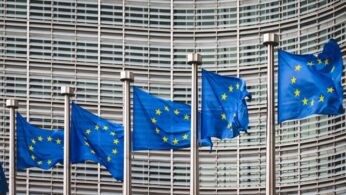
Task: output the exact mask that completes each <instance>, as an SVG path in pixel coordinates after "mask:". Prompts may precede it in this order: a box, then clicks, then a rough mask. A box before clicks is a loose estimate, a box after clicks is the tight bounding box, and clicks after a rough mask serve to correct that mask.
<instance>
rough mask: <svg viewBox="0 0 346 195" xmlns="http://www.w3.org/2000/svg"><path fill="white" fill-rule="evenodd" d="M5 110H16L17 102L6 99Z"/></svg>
mask: <svg viewBox="0 0 346 195" xmlns="http://www.w3.org/2000/svg"><path fill="white" fill-rule="evenodd" d="M6 107H7V108H18V101H17V100H15V99H7V100H6Z"/></svg>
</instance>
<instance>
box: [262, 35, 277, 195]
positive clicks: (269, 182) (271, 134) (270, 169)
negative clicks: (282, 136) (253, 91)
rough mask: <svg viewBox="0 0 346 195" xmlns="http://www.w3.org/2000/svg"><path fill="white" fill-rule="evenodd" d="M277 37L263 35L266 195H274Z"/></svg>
mask: <svg viewBox="0 0 346 195" xmlns="http://www.w3.org/2000/svg"><path fill="white" fill-rule="evenodd" d="M278 43H279V36H278V35H277V34H273V33H267V34H264V35H263V45H265V46H267V49H268V51H267V53H268V66H267V148H266V149H267V155H266V156H267V161H266V163H267V166H266V167H267V169H266V195H275V187H276V185H275V180H276V177H275V108H274V105H275V102H274V100H275V98H274V46H276V45H278Z"/></svg>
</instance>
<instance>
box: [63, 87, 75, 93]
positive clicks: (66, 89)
mask: <svg viewBox="0 0 346 195" xmlns="http://www.w3.org/2000/svg"><path fill="white" fill-rule="evenodd" d="M73 93H74V88H72V87H69V86H61V94H63V95H73Z"/></svg>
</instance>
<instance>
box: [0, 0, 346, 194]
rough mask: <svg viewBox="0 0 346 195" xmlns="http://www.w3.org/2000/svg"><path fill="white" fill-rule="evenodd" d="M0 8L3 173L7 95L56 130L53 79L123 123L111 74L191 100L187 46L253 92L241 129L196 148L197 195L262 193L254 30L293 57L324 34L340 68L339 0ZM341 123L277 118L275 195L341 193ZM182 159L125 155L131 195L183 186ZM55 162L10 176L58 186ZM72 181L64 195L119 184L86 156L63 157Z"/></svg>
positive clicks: (69, 0)
mask: <svg viewBox="0 0 346 195" xmlns="http://www.w3.org/2000/svg"><path fill="white" fill-rule="evenodd" d="M0 5H1V6H0V33H1V39H0V41H1V43H0V44H1V47H0V51H1V53H0V61H1V63H0V67H1V68H0V79H1V82H0V83H1V85H0V88H1V94H0V118H1V120H0V124H1V127H0V161H2V162H4V167H5V169H6V173H7V174H8V167H9V166H8V159H9V118H8V117H9V111H8V109H6V108H5V100H6V99H7V98H10V97H11V98H12V97H14V98H16V99H18V100H19V104H20V106H19V109H18V111H19V112H20V113H21V114H23V115H24V116H26V117H27V119H28V120H29V121H30V122H31V123H33V124H35V125H37V126H39V127H42V128H47V129H62V128H63V123H64V121H63V103H64V102H63V96H62V95H61V94H60V86H61V85H70V86H73V87H75V88H76V93H75V95H74V96H73V98H72V99H73V100H74V101H76V102H77V103H79V104H81V105H82V106H83V107H84V108H87V109H88V110H90V111H92V112H94V113H95V114H98V115H100V116H101V117H104V118H106V119H109V120H113V121H115V122H119V123H121V122H122V83H121V82H120V71H121V70H124V69H125V70H131V71H133V72H134V74H135V82H134V84H135V85H137V86H140V87H142V88H143V89H145V90H147V91H149V92H151V93H152V94H154V95H157V96H159V97H162V98H166V99H171V100H175V101H178V102H182V103H189V102H190V81H191V72H190V71H191V67H190V65H188V64H187V62H186V54H188V53H190V52H198V53H200V54H201V55H202V57H203V65H202V67H203V68H205V69H207V70H210V71H215V72H218V73H219V74H222V75H227V76H235V77H240V78H242V79H244V80H245V81H246V82H247V86H248V91H249V92H250V93H251V94H252V97H253V99H252V101H251V102H248V106H249V120H250V124H249V127H250V129H249V133H248V134H245V133H244V134H241V136H240V137H238V138H236V139H232V140H222V141H218V140H215V142H214V144H215V147H214V150H213V151H212V152H210V151H209V148H202V149H201V152H200V189H201V194H227V195H230V194H246V195H248V194H264V193H265V171H266V170H265V168H266V150H265V143H266V142H265V140H266V85H267V83H266V72H267V67H266V63H267V57H266V48H265V47H264V46H263V45H262V36H263V34H264V33H268V32H273V33H277V34H279V37H280V43H279V46H278V47H279V48H282V49H285V50H288V51H290V52H294V53H298V54H305V53H308V52H309V53H317V52H320V51H321V49H322V48H323V45H324V43H326V41H327V40H328V39H329V38H334V39H336V40H337V41H338V43H339V44H340V46H341V48H342V52H343V56H344V61H345V64H346V1H345V0H280V1H277V0H59V1H49V0H4V1H1V2H0ZM275 62H276V65H277V57H275ZM276 67H277V66H276ZM342 85H343V86H344V88H345V85H346V78H345V70H344V74H343V77H342ZM344 97H345V94H344ZM344 105H345V104H344ZM345 120H346V117H345V114H343V115H339V116H314V117H309V118H307V119H303V120H296V121H291V122H285V123H283V124H282V125H277V127H276V128H277V130H276V176H277V180H276V183H277V192H278V193H280V194H346V162H345V161H346V124H345ZM189 155H190V153H189V149H183V150H177V151H141V152H135V153H134V155H133V162H132V176H133V177H132V181H133V187H134V189H133V194H148V195H149V194H150V195H152V194H160V195H163V194H172V195H173V194H174V195H175V194H188V193H189ZM62 168H63V167H62V165H57V166H55V167H54V168H52V169H51V170H48V171H43V170H40V169H36V168H31V169H28V170H26V171H20V172H18V173H17V190H18V194H62V189H63V180H62V176H63V169H62ZM71 184H72V186H71V189H72V193H73V194H82V195H87V194H90V195H94V194H120V193H121V190H122V189H121V188H122V184H121V183H120V182H117V181H115V180H114V179H113V178H112V177H111V176H110V174H109V173H108V172H107V171H106V170H105V169H104V168H103V167H100V166H99V165H98V164H95V163H93V162H87V163H84V164H78V165H73V166H72V182H71Z"/></svg>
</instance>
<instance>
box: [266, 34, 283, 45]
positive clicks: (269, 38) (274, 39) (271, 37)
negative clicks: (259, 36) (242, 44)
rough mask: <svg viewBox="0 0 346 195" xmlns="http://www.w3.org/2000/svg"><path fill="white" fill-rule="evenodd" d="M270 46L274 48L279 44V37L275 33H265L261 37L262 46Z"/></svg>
mask: <svg viewBox="0 0 346 195" xmlns="http://www.w3.org/2000/svg"><path fill="white" fill-rule="evenodd" d="M269 44H272V45H274V46H276V45H278V44H279V35H278V34H275V33H266V34H264V35H263V45H269Z"/></svg>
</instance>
